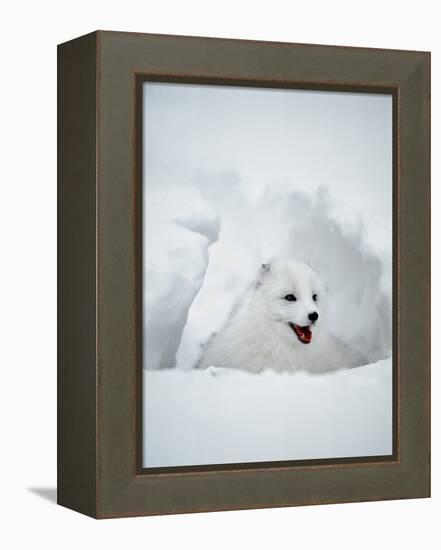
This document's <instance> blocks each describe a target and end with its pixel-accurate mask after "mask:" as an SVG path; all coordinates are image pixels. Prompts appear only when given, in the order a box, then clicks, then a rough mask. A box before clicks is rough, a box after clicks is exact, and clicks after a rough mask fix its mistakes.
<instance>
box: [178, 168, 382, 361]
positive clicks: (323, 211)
mask: <svg viewBox="0 0 441 550" xmlns="http://www.w3.org/2000/svg"><path fill="white" fill-rule="evenodd" d="M226 178H227V179H228V180H229V193H228V194H227V193H223V194H222V193H221V192H219V188H220V189H225V188H226V185H225V182H224V181H223V180H222V178H218V179H216V178H213V179H212V180H211V182H210V184H209V185H207V184H205V185H201V187H200V191H201V193H202V192H203V193H204V194H205V195H206V197H207V202H209V203H210V204H212V206H213V208H214V209H215V210H216V211H217V212H218V215H219V218H220V219H221V232H220V236H219V240H218V241H217V242H216V243H215V244H214V245H213V246H212V247H211V248H210V252H209V256H210V261H209V265H208V269H207V273H206V277H205V280H204V284H203V286H202V288H201V289H200V291H199V293H198V294H197V295H196V297H195V300H194V302H193V303H192V305H191V307H190V310H189V313H188V320H187V323H186V326H185V328H184V331H183V334H182V338H181V344H180V347H179V349H178V352H177V357H176V359H177V366H178V368H182V369H191V368H192V367H193V366H194V365H195V364H196V363H197V361H198V360H199V358H200V356H201V352H202V350H203V347H204V345H205V344H206V342H207V341H208V339H209V338H210V337H211V336H212V335H213V334H214V333H216V332H218V331H220V330H221V329H222V327H223V326H224V324H225V323H226V321H227V320H228V318H229V316H230V314H231V312H232V310H233V308H234V307H235V305H236V304H237V303H238V301H239V300H240V299H241V297H242V295H243V293H244V291H245V289H246V288H247V287H248V286H249V285H250V283H251V282H252V281H253V280H255V277H256V275H257V271H258V268H259V266H260V265H261V263H267V262H270V261H271V260H272V259H275V258H281V259H284V260H287V259H297V260H301V261H305V262H307V263H309V264H310V265H312V267H313V268H314V270H315V271H316V272H317V273H318V274H319V275H320V276H321V277H322V279H323V280H324V282H325V285H326V287H327V288H328V296H329V298H328V303H329V307H328V309H329V316H328V319H329V325H330V327H331V332H332V333H333V334H334V335H335V336H337V337H338V338H339V339H340V340H341V341H343V342H344V343H345V344H347V345H348V346H350V347H351V348H352V349H354V350H355V351H356V352H358V354H359V355H360V357H363V358H364V362H365V363H371V362H375V361H378V360H380V359H385V358H386V357H388V356H389V355H390V351H391V341H392V323H391V271H390V270H391V268H390V263H391V262H390V260H391V258H390V256H389V255H388V254H387V253H384V254H382V253H380V252H379V251H381V250H382V249H383V248H384V243H376V242H372V239H371V242H369V237H370V235H369V234H368V232H367V231H366V230H365V224H366V221H368V220H366V219H365V218H354V216H353V213H352V212H350V211H345V210H344V209H343V208H342V207H341V205H339V210H337V208H336V206H335V205H334V204H333V202H332V200H331V199H330V197H329V193H328V192H327V190H326V188H325V187H322V188H320V189H319V190H318V191H317V192H316V193H315V194H308V193H303V192H300V191H298V190H296V189H295V186H292V185H290V184H280V185H268V186H267V187H266V188H265V189H264V191H263V193H262V194H261V195H260V196H258V197H257V198H251V197H250V196H249V195H246V186H245V184H244V183H243V182H242V181H241V180H240V178H232V177H231V176H226ZM368 243H369V244H368ZM386 249H387V246H386Z"/></svg>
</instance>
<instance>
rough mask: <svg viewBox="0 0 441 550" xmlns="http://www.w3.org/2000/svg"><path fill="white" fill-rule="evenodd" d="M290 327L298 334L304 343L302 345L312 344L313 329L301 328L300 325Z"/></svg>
mask: <svg viewBox="0 0 441 550" xmlns="http://www.w3.org/2000/svg"><path fill="white" fill-rule="evenodd" d="M289 326H290V327H291V328H292V330H293V331H294V332H295V333H296V336H297V338H298V339H299V340H300V342H302V344H310V343H311V339H312V332H311V327H309V326H306V327H301V326H300V325H295V324H294V323H289Z"/></svg>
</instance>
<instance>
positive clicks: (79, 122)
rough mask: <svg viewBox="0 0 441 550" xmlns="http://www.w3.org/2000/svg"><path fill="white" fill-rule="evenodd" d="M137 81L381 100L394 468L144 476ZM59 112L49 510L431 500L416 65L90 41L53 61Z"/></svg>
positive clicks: (176, 471) (425, 107) (275, 47)
mask: <svg viewBox="0 0 441 550" xmlns="http://www.w3.org/2000/svg"><path fill="white" fill-rule="evenodd" d="M145 80H148V81H168V82H197V83H201V84H217V85H235V86H259V87H275V88H293V89H299V88H300V89H320V90H331V91H336V90H338V91H349V92H354V91H357V92H369V93H390V94H392V96H393V105H394V108H393V134H394V147H393V162H394V167H393V180H394V186H393V189H394V191H393V192H394V220H393V222H394V223H393V227H394V235H393V239H394V272H393V278H394V295H393V300H394V304H393V309H394V399H393V403H394V452H393V455H391V456H386V457H353V458H348V459H335V460H334V459H329V460H328V459H326V460H315V461H314V460H308V461H289V462H285V461H284V462H277V463H272V462H265V463H243V464H228V465H214V466H213V465H212V466H194V467H177V468H149V469H144V468H142V464H141V454H140V453H141V448H142V447H141V440H140V437H141V422H140V419H141V416H140V413H141V411H140V407H141V406H142V402H141V398H142V387H141V384H140V374H141V363H140V360H141V357H142V353H141V352H142V332H141V328H142V326H141V325H142V309H141V296H140V289H141V288H142V279H141V275H142V254H141V251H142V241H141V238H142V231H141V227H142V226H141V224H142V210H141V208H142V206H141V204H142V203H141V196H142V195H141V194H142V160H141V155H140V152H141V146H142V142H141V138H140V136H141V130H142V124H141V119H140V116H141V115H140V113H141V110H142V103H141V94H140V90H141V86H142V82H143V81H145ZM58 97H59V127H58V132H59V145H58V150H59V173H58V181H59V283H60V286H59V360H58V415H59V429H58V441H59V443H58V476H59V477H58V501H59V503H60V504H62V505H64V506H67V507H69V508H72V509H74V510H77V511H80V512H82V513H85V514H88V515H90V516H92V517H99V518H104V517H120V516H136V515H152V514H170V513H180V512H197V511H212V510H226V509H243V508H264V507H276V506H293V505H301V504H320V503H330V502H349V501H366V500H380V499H397V498H417V497H427V496H429V495H430V367H429V365H430V341H429V338H430V121H429V117H430V54H429V53H427V52H414V51H401V50H378V49H375V50H374V49H368V48H345V47H335V46H316V45H303V44H287V43H274V42H256V41H246V40H225V39H216V38H198V37H183V36H164V35H150V34H135V33H120V32H108V31H97V32H95V33H92V34H90V35H86V36H85V37H81V38H78V39H75V40H73V41H71V42H67V43H65V44H62V45H61V46H59V89H58ZM410 312H412V320H411V317H410V314H409V313H410ZM415 318H417V319H418V322H417V323H415Z"/></svg>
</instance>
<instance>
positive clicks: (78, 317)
mask: <svg viewBox="0 0 441 550" xmlns="http://www.w3.org/2000/svg"><path fill="white" fill-rule="evenodd" d="M96 53H97V35H96V33H91V34H88V35H85V36H83V37H81V38H78V39H75V40H72V41H69V42H67V43H65V44H61V45H59V46H58V87H57V96H58V107H57V114H58V126H57V129H58V142H57V149H58V171H57V179H58V183H57V189H58V263H57V269H58V311H57V314H58V367H57V375H58V381H57V414H58V427H57V432H58V443H57V455H58V458H57V477H58V483H57V502H58V504H60V505H62V506H65V507H67V508H70V509H72V510H75V511H77V512H80V513H83V514H86V515H88V516H92V517H97V498H96V497H97V494H96V493H97V471H96V466H97V457H96V452H97V439H96V436H97V430H96V387H97V374H96V372H97V371H96V367H97V365H96V124H97V123H96V106H97V100H96V91H97V80H96V71H97V66H96Z"/></svg>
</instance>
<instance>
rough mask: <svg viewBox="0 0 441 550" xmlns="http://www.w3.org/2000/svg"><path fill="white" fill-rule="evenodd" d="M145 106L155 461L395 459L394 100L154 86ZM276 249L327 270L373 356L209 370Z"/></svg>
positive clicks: (148, 412) (149, 431) (338, 305)
mask: <svg viewBox="0 0 441 550" xmlns="http://www.w3.org/2000/svg"><path fill="white" fill-rule="evenodd" d="M275 100H277V101H275ZM145 107H146V109H145V117H146V118H145V121H144V128H145V140H144V142H145V153H144V165H145V184H144V190H145V193H144V235H145V238H144V281H145V285H144V343H145V345H144V366H145V371H144V415H145V416H144V464H145V466H167V465H185V464H209V463H223V462H242V461H245V462H246V461H253V462H254V461H265V460H293V459H302V458H324V457H342V456H371V455H372V456H373V455H383V454H390V453H391V442H392V425H391V422H392V405H391V400H392V367H391V365H392V361H391V348H392V331H391V329H392V323H391V311H392V308H391V301H392V267H391V266H392V229H391V227H392V226H391V223H392V217H391V212H392V203H391V200H392V187H391V181H392V180H391V166H392V149H391V143H392V140H391V101H390V98H388V97H387V96H381V95H369V94H341V93H340V94H339V93H336V94H334V93H329V92H324V93H323V92H292V91H289V92H288V91H280V90H279V91H268V90H253V91H247V90H246V89H237V88H236V89H235V90H234V91H233V93H232V92H231V90H230V91H229V89H228V88H224V89H220V88H219V87H214V88H211V87H203V86H188V85H183V86H182V85H181V86H177V85H169V84H149V85H146V86H145ZM342 116H344V123H342V119H341V117H342ZM256 120H260V121H261V124H262V128H264V129H265V131H264V132H261V131H260V130H261V128H259V127H258V125H257V124H256ZM239 122H241V124H242V125H240V124H239ZM238 126H240V127H241V131H240V132H237V128H238ZM293 129H294V130H293ZM331 132H332V133H331ZM275 143H276V144H277V145H278V148H275ZM318 159H320V161H319V160H318ZM274 258H285V259H288V258H295V259H298V260H303V261H306V262H308V263H310V264H311V265H312V267H313V268H314V270H315V271H316V272H318V273H319V274H320V276H321V277H322V278H323V280H324V282H325V284H326V286H327V288H328V295H329V297H330V301H329V306H328V310H329V313H328V318H329V319H330V326H331V327H332V332H333V333H334V334H335V335H336V336H337V337H338V338H340V339H341V340H343V342H345V343H346V344H348V345H349V346H351V347H352V348H354V349H355V350H357V351H358V352H360V354H361V355H362V356H363V357H365V358H366V360H367V362H368V363H369V364H368V365H366V366H362V367H359V368H356V369H351V370H347V371H338V372H336V373H332V374H327V375H321V376H318V375H317V376H311V375H308V374H306V373H295V374H292V373H286V374H283V375H282V374H276V373H275V372H271V371H267V372H263V373H262V374H260V375H250V374H248V373H245V372H241V371H228V370H227V369H209V370H208V371H202V372H201V371H196V370H193V369H194V366H195V365H196V363H197V361H198V359H199V358H200V356H201V352H202V349H203V346H204V345H205V344H206V343H207V341H208V339H209V338H210V337H211V336H212V335H213V334H214V333H216V332H217V331H219V330H221V329H222V326H223V325H224V323H225V322H226V320H227V319H228V317H229V315H230V314H231V312H232V310H233V308H234V307H235V306H236V304H237V303H238V301H239V300H240V299H241V296H242V295H243V292H244V291H245V289H246V288H247V287H248V286H249V285H250V283H251V282H252V281H253V280H254V278H255V276H256V274H257V270H258V268H259V266H260V265H261V264H262V263H267V262H269V261H271V260H272V259H274Z"/></svg>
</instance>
